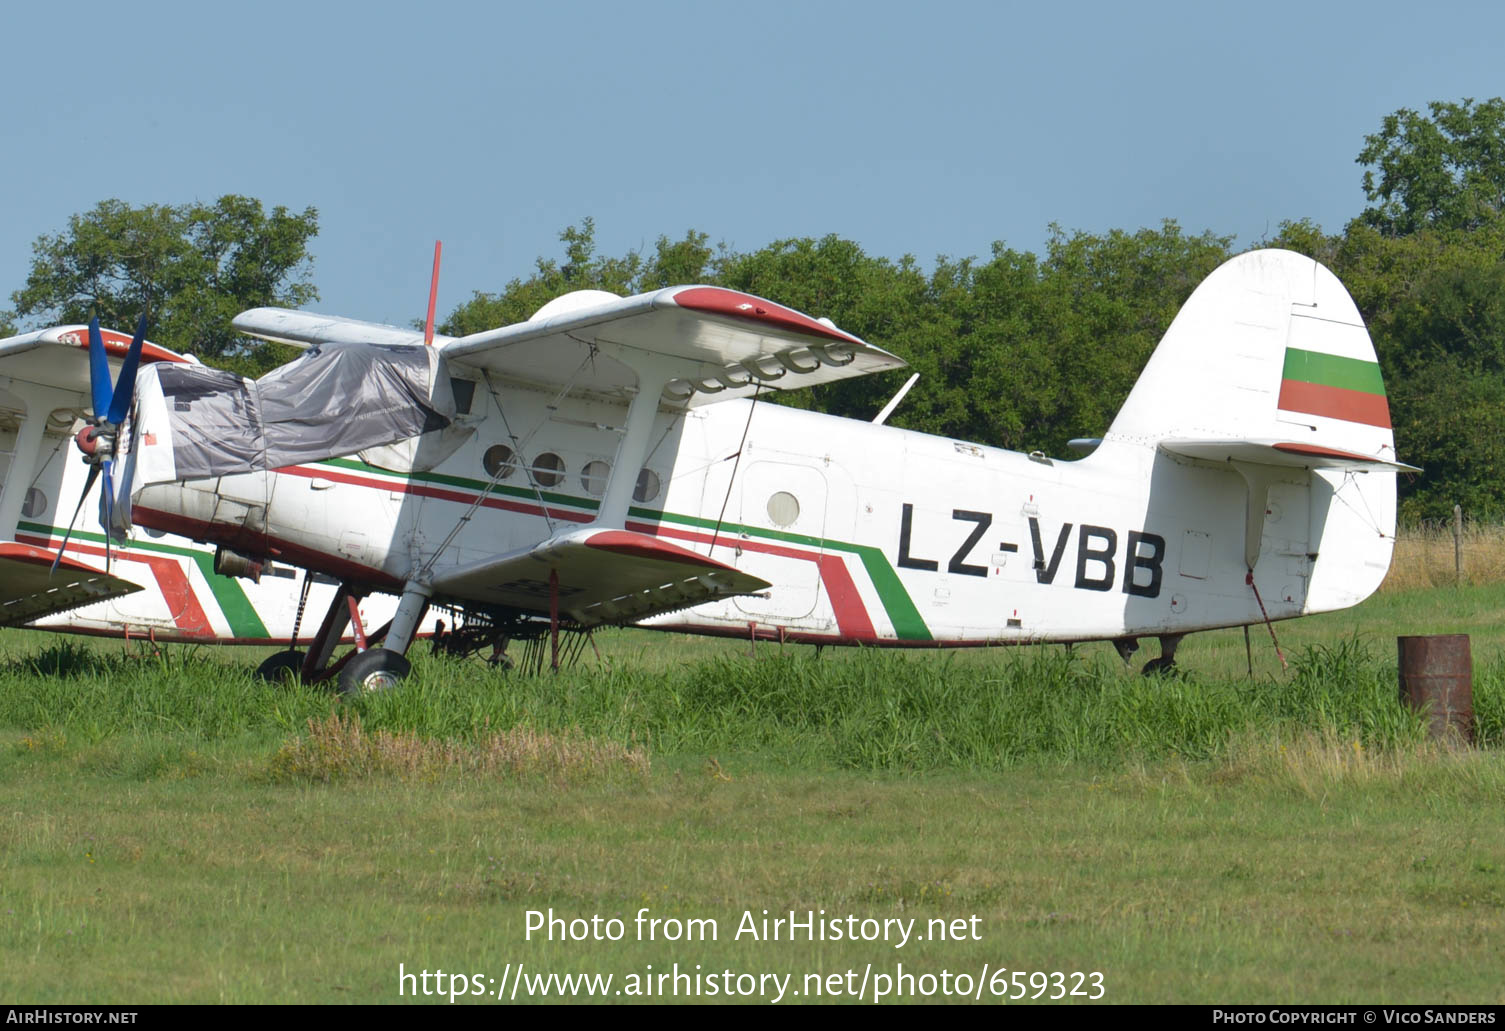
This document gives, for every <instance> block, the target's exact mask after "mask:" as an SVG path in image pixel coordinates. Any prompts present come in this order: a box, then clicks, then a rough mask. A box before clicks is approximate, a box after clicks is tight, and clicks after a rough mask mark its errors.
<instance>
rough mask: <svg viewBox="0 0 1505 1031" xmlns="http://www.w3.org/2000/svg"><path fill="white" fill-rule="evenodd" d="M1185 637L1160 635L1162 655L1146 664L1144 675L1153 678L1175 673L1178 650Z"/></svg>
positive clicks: (1180, 635)
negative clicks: (1158, 674)
mask: <svg viewBox="0 0 1505 1031" xmlns="http://www.w3.org/2000/svg"><path fill="white" fill-rule="evenodd" d="M1185 636H1186V635H1185V634H1162V635H1160V655H1159V656H1158V657H1157V658H1153V659H1151V660H1150V661H1149V662H1146V663H1145V664H1144V670H1143V673H1144V675H1145V676H1147V677H1152V676H1155V675H1156V674H1157V673H1165V674H1170V673H1175V672H1176V649H1177V648H1178V647H1180V646H1181V638H1183V637H1185ZM1120 654H1122V653H1120Z"/></svg>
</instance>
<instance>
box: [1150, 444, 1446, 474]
mask: <svg viewBox="0 0 1505 1031" xmlns="http://www.w3.org/2000/svg"><path fill="white" fill-rule="evenodd" d="M1160 450H1161V451H1164V452H1166V453H1167V454H1170V455H1175V456H1179V457H1181V458H1194V459H1197V460H1199V461H1204V462H1247V463H1249V464H1251V465H1268V466H1277V467H1280V468H1287V469H1349V470H1354V471H1358V472H1362V471H1366V470H1367V471H1388V472H1408V473H1419V472H1421V470H1420V469H1418V468H1417V467H1416V466H1414V465H1406V464H1405V463H1403V462H1396V461H1392V460H1391V459H1388V458H1383V457H1380V456H1378V455H1362V454H1359V453H1357V452H1354V451H1340V450H1338V449H1336V448H1329V447H1320V446H1318V445H1316V444H1302V443H1296V442H1294V441H1284V440H1233V439H1229V440H1220V439H1211V440H1186V439H1181V438H1175V437H1172V438H1169V439H1167V440H1162V441H1161V442H1160Z"/></svg>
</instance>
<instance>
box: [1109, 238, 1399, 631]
mask: <svg viewBox="0 0 1505 1031" xmlns="http://www.w3.org/2000/svg"><path fill="white" fill-rule="evenodd" d="M1104 443H1105V445H1107V447H1106V448H1104V449H1101V451H1100V453H1102V452H1103V451H1106V452H1109V453H1111V452H1112V451H1113V450H1114V449H1117V448H1123V447H1125V446H1134V445H1137V446H1139V447H1141V448H1153V449H1155V451H1157V452H1158V453H1160V454H1161V455H1162V456H1165V457H1167V458H1170V459H1171V460H1174V461H1178V462H1190V463H1192V464H1203V465H1205V464H1206V463H1227V465H1226V466H1225V468H1227V467H1232V468H1233V469H1235V470H1237V471H1238V472H1240V473H1241V474H1243V476H1244V479H1245V481H1246V482H1247V483H1248V485H1249V502H1248V507H1249V513H1248V515H1249V521H1248V524H1247V525H1248V531H1247V535H1246V541H1245V554H1246V558H1247V563H1248V566H1249V567H1250V568H1251V569H1252V568H1254V566H1255V564H1256V562H1257V561H1258V559H1259V556H1260V548H1261V535H1262V533H1261V528H1262V527H1263V523H1264V517H1265V514H1266V507H1267V503H1268V504H1274V502H1267V488H1268V487H1269V485H1270V484H1274V483H1286V484H1295V483H1298V482H1299V483H1302V484H1305V485H1306V487H1307V491H1306V492H1305V493H1307V494H1308V498H1309V501H1308V503H1307V505H1305V506H1303V507H1308V508H1309V512H1310V519H1311V522H1310V531H1309V533H1307V534H1306V535H1305V537H1306V539H1307V541H1308V543H1307V544H1306V546H1305V551H1306V552H1307V554H1308V556H1309V558H1310V560H1311V564H1312V568H1311V571H1310V585H1309V588H1308V590H1307V592H1306V607H1305V611H1321V610H1324V609H1328V608H1337V607H1341V606H1342V605H1349V604H1353V603H1354V602H1356V601H1358V600H1360V599H1362V598H1363V597H1365V596H1367V595H1368V594H1369V593H1370V592H1371V591H1372V590H1374V588H1376V587H1377V586H1378V585H1379V582H1380V580H1382V579H1383V578H1384V574H1385V572H1386V570H1388V568H1389V563H1390V553H1391V549H1392V547H1393V543H1394V532H1395V475H1394V474H1395V472H1396V471H1414V469H1413V467H1411V466H1406V465H1403V464H1401V463H1399V462H1398V461H1397V460H1396V454H1395V441H1394V437H1393V435H1392V433H1391V427H1390V410H1389V404H1388V401H1387V400H1386V395H1385V385H1384V382H1383V379H1382V378H1381V375H1380V367H1379V362H1378V359H1377V357H1376V355H1375V351H1374V344H1373V343H1372V342H1371V340H1370V339H1369V333H1368V331H1367V330H1366V329H1365V328H1364V320H1363V318H1362V317H1361V316H1360V315H1359V311H1358V309H1357V307H1356V306H1355V305H1354V302H1353V299H1352V298H1351V297H1350V296H1349V294H1348V291H1347V290H1345V289H1344V288H1343V284H1342V283H1341V282H1339V281H1338V278H1337V277H1336V276H1335V275H1333V273H1332V272H1331V271H1330V270H1328V269H1327V268H1325V267H1324V266H1323V265H1321V264H1320V263H1319V262H1316V261H1314V260H1312V259H1311V258H1308V257H1305V256H1303V255H1300V254H1296V253H1293V252H1291V251H1284V250H1256V251H1249V252H1246V253H1244V254H1240V255H1238V256H1237V257H1234V258H1233V259H1231V260H1229V261H1227V262H1225V263H1224V264H1223V265H1222V266H1220V267H1219V268H1218V269H1216V270H1215V271H1214V272H1213V273H1212V274H1211V275H1210V276H1208V277H1207V279H1205V280H1204V281H1203V282H1202V284H1201V285H1200V286H1198V287H1197V289H1196V290H1195V291H1194V292H1193V293H1192V295H1191V297H1190V298H1189V299H1188V300H1187V302H1186V304H1185V306H1183V307H1182V309H1181V311H1180V313H1179V314H1177V316H1176V318H1175V321H1173V322H1172V323H1171V327H1170V329H1168V330H1167V331H1166V334H1165V336H1164V338H1163V339H1162V340H1161V342H1160V345H1159V346H1158V347H1157V348H1156V350H1155V353H1154V354H1153V355H1152V356H1151V358H1150V361H1149V363H1148V365H1146V367H1145V370H1144V372H1143V374H1142V375H1141V376H1140V378H1139V380H1138V382H1137V383H1136V384H1135V385H1134V389H1133V390H1132V391H1131V392H1130V394H1129V398H1128V400H1127V401H1125V402H1124V405H1123V408H1122V409H1120V411H1119V413H1118V416H1117V418H1115V419H1114V421H1113V425H1112V426H1111V427H1110V428H1109V430H1108V433H1107V435H1106V436H1105V437H1104ZM1094 457H1096V456H1094ZM1282 489H1285V488H1282ZM1324 568H1325V569H1326V570H1327V571H1328V572H1326V573H1324Z"/></svg>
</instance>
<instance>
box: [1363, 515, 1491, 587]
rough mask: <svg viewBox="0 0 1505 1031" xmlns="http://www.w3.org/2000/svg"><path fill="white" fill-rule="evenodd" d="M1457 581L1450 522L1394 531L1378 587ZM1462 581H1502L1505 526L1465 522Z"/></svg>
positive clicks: (1429, 585)
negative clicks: (1391, 550)
mask: <svg viewBox="0 0 1505 1031" xmlns="http://www.w3.org/2000/svg"><path fill="white" fill-rule="evenodd" d="M1458 582H1459V578H1458V571H1457V562H1456V555H1455V552H1454V542H1453V524H1452V523H1451V522H1446V523H1423V524H1420V525H1417V526H1402V527H1400V528H1399V529H1398V530H1397V531H1396V535H1395V552H1394V555H1393V556H1392V558H1391V560H1390V572H1389V574H1388V575H1387V576H1386V577H1385V582H1384V583H1383V584H1381V585H1380V589H1381V590H1382V591H1413V590H1422V589H1424V588H1428V587H1451V586H1453V585H1454V584H1456V583H1458ZM1462 582H1463V583H1466V584H1490V583H1505V526H1492V525H1486V524H1482V523H1471V522H1465V523H1464V525H1463V578H1462Z"/></svg>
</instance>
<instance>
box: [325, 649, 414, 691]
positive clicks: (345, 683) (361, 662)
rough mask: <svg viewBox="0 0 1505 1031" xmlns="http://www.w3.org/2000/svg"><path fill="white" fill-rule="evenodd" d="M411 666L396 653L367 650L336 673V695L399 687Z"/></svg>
mask: <svg viewBox="0 0 1505 1031" xmlns="http://www.w3.org/2000/svg"><path fill="white" fill-rule="evenodd" d="M412 669H413V664H412V663H410V662H409V661H408V660H407V659H406V658H404V657H403V656H402V655H401V654H399V653H397V652H391V651H387V649H385V648H368V649H366V650H365V651H363V652H361V653H360V654H359V655H356V656H355V657H354V658H352V659H351V660H350V661H349V662H347V663H345V665H344V668H342V669H341V670H340V694H342V695H362V694H375V693H376V692H378V691H390V690H392V689H393V688H395V687H397V686H399V685H400V684H401V683H402V681H403V679H404V678H405V677H407V675H408V674H409V673H410V672H412Z"/></svg>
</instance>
